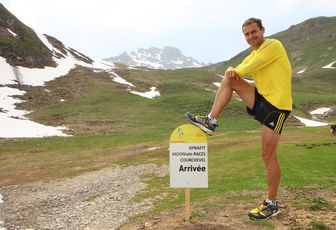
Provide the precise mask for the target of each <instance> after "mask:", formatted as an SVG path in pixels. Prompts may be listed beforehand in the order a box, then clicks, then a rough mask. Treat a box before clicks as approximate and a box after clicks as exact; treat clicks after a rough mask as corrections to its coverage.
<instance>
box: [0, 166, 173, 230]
mask: <svg viewBox="0 0 336 230" xmlns="http://www.w3.org/2000/svg"><path fill="white" fill-rule="evenodd" d="M147 173H156V174H157V175H158V176H163V175H166V174H167V173H168V167H167V166H162V167H158V166H156V165H154V164H146V165H139V166H129V167H125V168H121V167H115V168H106V169H102V170H100V171H95V172H90V173H86V174H83V175H80V176H77V177H74V178H71V179H65V180H60V181H53V182H49V183H44V182H43V183H42V182H38V183H29V184H25V185H17V186H7V187H2V188H0V194H2V195H3V200H4V202H3V203H2V204H0V230H3V229H7V230H12V229H34V230H37V229H53V230H55V229H81V230H82V229H87V230H89V229H101V230H103V229H117V228H118V227H119V226H120V225H121V223H122V222H124V221H126V220H127V219H128V218H129V217H130V216H134V215H136V214H138V213H141V212H144V211H146V210H148V209H150V208H151V205H150V201H147V202H142V203H131V204H130V203H129V200H130V199H131V198H132V197H134V196H135V195H136V194H139V193H141V192H142V191H143V190H144V189H145V188H146V184H145V183H144V182H143V180H142V179H141V178H140V176H141V175H143V174H147Z"/></svg>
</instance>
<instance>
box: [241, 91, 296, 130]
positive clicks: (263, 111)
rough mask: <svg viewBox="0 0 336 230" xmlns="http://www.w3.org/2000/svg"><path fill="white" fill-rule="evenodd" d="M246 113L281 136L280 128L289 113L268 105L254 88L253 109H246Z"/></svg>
mask: <svg viewBox="0 0 336 230" xmlns="http://www.w3.org/2000/svg"><path fill="white" fill-rule="evenodd" d="M246 110H247V113H248V114H250V115H252V116H254V118H255V119H256V120H257V121H259V122H260V123H261V124H263V125H265V126H267V127H268V128H270V129H272V130H273V131H274V132H276V133H278V134H281V131H282V127H283V125H284V123H285V120H286V119H287V117H288V115H289V113H290V111H288V110H280V109H278V108H276V107H275V106H273V105H272V104H271V103H269V102H268V101H267V100H266V99H265V98H264V97H263V96H262V95H261V94H260V93H259V92H258V90H257V88H255V99H254V105H253V109H250V108H248V107H246Z"/></svg>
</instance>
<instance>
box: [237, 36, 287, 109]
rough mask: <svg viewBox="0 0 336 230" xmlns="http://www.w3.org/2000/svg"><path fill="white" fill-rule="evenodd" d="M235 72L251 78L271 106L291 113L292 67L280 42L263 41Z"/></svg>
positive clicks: (274, 40) (273, 40) (272, 40)
mask: <svg viewBox="0 0 336 230" xmlns="http://www.w3.org/2000/svg"><path fill="white" fill-rule="evenodd" d="M235 71H236V73H237V74H238V75H239V76H240V77H245V76H251V77H252V78H253V80H254V83H255V86H256V88H257V89H258V92H259V93H260V94H261V95H262V96H263V97H264V98H265V99H266V100H267V101H268V102H270V103H271V104H272V105H274V106H275V107H277V108H278V109H281V110H289V111H292V104H293V100H292V67H291V64H290V62H289V60H288V56H287V53H286V50H285V49H284V47H283V46H282V44H281V42H280V41H278V40H276V39H265V41H264V42H263V44H262V45H261V46H260V47H259V48H258V49H257V50H253V51H252V52H251V54H249V55H248V56H247V57H246V58H245V59H244V60H243V62H242V63H241V64H239V65H238V66H237V67H236V68H235Z"/></svg>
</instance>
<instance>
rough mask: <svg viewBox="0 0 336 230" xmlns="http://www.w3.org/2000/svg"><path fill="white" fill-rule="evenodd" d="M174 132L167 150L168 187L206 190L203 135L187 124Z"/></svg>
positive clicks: (206, 152) (205, 141) (206, 154)
mask: <svg viewBox="0 0 336 230" xmlns="http://www.w3.org/2000/svg"><path fill="white" fill-rule="evenodd" d="M175 131H176V132H175ZM175 131H174V132H173V134H172V136H171V139H170V150H169V152H170V153H169V161H170V187H172V188H207V187H208V144H207V140H206V137H205V134H204V133H203V132H202V131H201V130H200V129H199V128H197V127H195V126H193V125H189V124H188V125H182V126H180V127H178V128H177V129H176V130H175ZM191 141H192V142H191Z"/></svg>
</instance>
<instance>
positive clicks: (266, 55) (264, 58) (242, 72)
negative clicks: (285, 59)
mask: <svg viewBox="0 0 336 230" xmlns="http://www.w3.org/2000/svg"><path fill="white" fill-rule="evenodd" d="M260 48H261V50H258V51H257V52H255V54H254V55H253V57H250V59H249V60H248V61H246V62H244V61H245V60H244V61H243V62H242V63H241V64H240V65H238V66H237V67H236V68H235V72H236V74H238V75H239V76H241V77H242V76H246V75H252V74H253V73H254V72H256V71H258V70H259V69H261V68H263V67H264V66H266V65H268V64H270V63H271V62H273V61H274V60H275V59H277V58H278V57H280V56H281V55H282V52H281V50H282V46H281V43H280V42H279V41H277V40H273V41H271V42H270V43H269V44H266V45H265V46H264V47H260Z"/></svg>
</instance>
